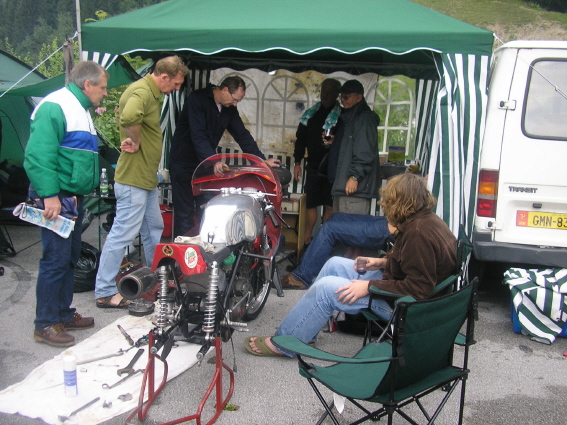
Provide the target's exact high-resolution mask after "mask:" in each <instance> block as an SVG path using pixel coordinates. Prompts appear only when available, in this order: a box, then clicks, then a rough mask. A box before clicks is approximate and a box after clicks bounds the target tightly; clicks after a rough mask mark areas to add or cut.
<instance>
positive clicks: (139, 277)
mask: <svg viewBox="0 0 567 425" xmlns="http://www.w3.org/2000/svg"><path fill="white" fill-rule="evenodd" d="M157 283H158V277H157V275H156V274H155V273H154V272H152V271H151V270H150V268H149V267H142V268H139V269H138V270H135V271H133V272H132V273H129V274H127V275H125V276H122V278H121V279H120V281H119V282H118V285H117V288H118V292H120V295H122V296H123V297H124V298H125V299H127V300H135V299H137V298H140V297H141V296H142V295H144V294H145V293H146V292H148V291H150V290H151V289H153V288H154V287H155V286H156V284H157Z"/></svg>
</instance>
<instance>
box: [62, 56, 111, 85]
mask: <svg viewBox="0 0 567 425" xmlns="http://www.w3.org/2000/svg"><path fill="white" fill-rule="evenodd" d="M103 75H104V76H106V78H107V79H108V72H107V71H106V69H104V67H102V66H101V65H99V64H98V63H96V62H93V61H81V62H79V63H78V64H77V65H75V67H74V68H73V70H72V71H71V75H70V76H69V82H70V83H75V84H76V85H78V86H79V88H80V89H81V90H83V89H84V88H85V81H87V80H89V81H90V82H91V83H92V84H94V85H95V86H97V85H99V84H100V80H101V78H102V76H103Z"/></svg>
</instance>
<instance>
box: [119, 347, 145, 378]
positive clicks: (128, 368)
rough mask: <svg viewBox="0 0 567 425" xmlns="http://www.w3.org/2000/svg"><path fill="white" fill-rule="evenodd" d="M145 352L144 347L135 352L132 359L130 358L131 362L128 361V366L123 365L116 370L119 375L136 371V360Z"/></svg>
mask: <svg viewBox="0 0 567 425" xmlns="http://www.w3.org/2000/svg"><path fill="white" fill-rule="evenodd" d="M143 353H144V349H143V348H140V349H139V350H138V351H137V352H136V354H134V357H133V358H132V360H130V363H128V366H126V367H123V368H122V369H118V370H117V371H116V373H117V374H118V376H122V374H123V373H130V372H133V371H134V365H135V364H136V362H137V361H138V359H139V358H140V356H141V355H142V354H143Z"/></svg>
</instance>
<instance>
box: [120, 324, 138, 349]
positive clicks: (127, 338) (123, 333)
mask: <svg viewBox="0 0 567 425" xmlns="http://www.w3.org/2000/svg"><path fill="white" fill-rule="evenodd" d="M116 326H118V329H120V332H122V335H124V338H126V341H128V344H130V345H134V340H133V339H132V337H131V336H130V335H128V332H126V331H125V330H124V328H123V327H122V326H120V325H116Z"/></svg>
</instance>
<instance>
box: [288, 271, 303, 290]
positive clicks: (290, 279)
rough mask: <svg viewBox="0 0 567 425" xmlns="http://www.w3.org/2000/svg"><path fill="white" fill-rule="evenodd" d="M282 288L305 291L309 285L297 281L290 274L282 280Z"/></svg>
mask: <svg viewBox="0 0 567 425" xmlns="http://www.w3.org/2000/svg"><path fill="white" fill-rule="evenodd" d="M282 288H283V289H298V290H301V291H304V290H306V289H307V285H306V284H305V283H303V282H302V281H300V280H297V279H296V278H295V277H293V275H292V274H291V273H290V274H288V275H287V276H286V277H284V278H283V279H282Z"/></svg>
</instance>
